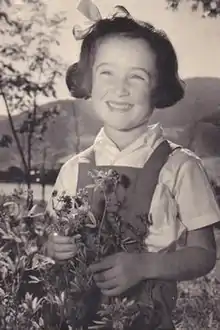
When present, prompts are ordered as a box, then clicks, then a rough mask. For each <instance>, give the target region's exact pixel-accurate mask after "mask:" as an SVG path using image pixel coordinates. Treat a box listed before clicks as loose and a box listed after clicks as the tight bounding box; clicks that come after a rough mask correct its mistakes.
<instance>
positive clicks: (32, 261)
mask: <svg viewBox="0 0 220 330" xmlns="http://www.w3.org/2000/svg"><path fill="white" fill-rule="evenodd" d="M90 175H91V177H92V179H93V184H92V185H89V186H87V187H85V188H83V189H80V190H79V191H78V192H77V194H76V195H75V196H68V195H66V194H65V193H63V194H62V195H61V196H58V195H57V192H56V191H54V192H53V209H54V212H55V214H56V216H55V217H51V216H50V215H49V214H48V213H46V212H44V211H40V212H38V211H37V206H34V207H33V208H31V210H30V206H28V205H26V204H25V203H23V206H21V205H22V202H21V200H22V196H21V195H19V193H18V192H17V193H16V194H14V195H12V196H10V197H2V200H1V203H0V254H1V257H0V284H1V289H0V306H1V307H0V329H8V330H12V329H13V330H15V329H16V330H20V329H30V330H35V329H41V330H43V329H45V330H50V329H51V330H52V329H54V330H55V329H56V330H59V329H69V330H71V329H72V330H73V329H74V330H84V329H105V330H110V329H114V330H125V329H126V330H127V329H132V324H133V322H134V321H135V320H137V319H138V317H139V316H140V314H141V313H142V312H143V310H144V313H143V314H144V318H145V324H148V322H149V323H150V319H151V315H152V312H153V309H154V305H153V302H152V299H151V298H150V296H149V297H146V298H145V299H143V300H142V302H141V301H140V300H139V299H138V295H137V294H136V292H139V291H140V290H139V291H138V288H136V290H135V291H134V292H135V294H134V292H133V293H132V294H130V295H126V294H124V295H121V296H118V297H106V296H103V295H102V294H101V292H100V290H99V289H98V288H97V286H96V285H95V282H94V280H93V275H92V274H91V273H90V272H89V271H88V269H89V265H91V264H92V263H94V262H97V261H99V260H101V259H102V258H104V257H105V256H108V255H110V254H112V253H116V252H119V251H129V249H130V247H131V246H133V248H134V247H135V250H136V251H139V252H141V251H142V250H143V249H144V244H143V242H144V236H145V235H146V234H147V232H148V228H149V225H150V224H151V223H150V220H149V219H146V218H145V217H144V216H143V217H140V221H141V222H142V223H143V225H144V226H145V229H146V230H145V231H144V233H141V232H139V231H138V228H135V227H132V225H131V224H129V223H125V222H123V221H122V219H121V216H120V215H119V212H118V210H119V208H120V207H121V201H119V200H117V195H116V194H115V192H116V190H117V189H118V187H123V186H126V185H127V184H128V182H127V180H128V178H126V177H125V176H123V175H122V176H121V175H119V174H118V173H117V172H116V171H113V170H107V171H98V170H94V171H92V172H90ZM91 189H92V190H93V191H99V196H102V198H100V200H99V202H98V204H97V205H98V209H97V210H94V209H92V206H91V205H90V200H89V191H91ZM29 200H31V198H29ZM127 230H129V232H130V233H131V235H130V236H131V237H128V236H127V235H126V234H125V232H126V231H127ZM51 233H57V234H60V235H65V236H76V237H79V239H78V240H77V246H78V249H77V255H76V256H75V257H74V258H72V259H69V260H67V261H64V262H55V261H54V260H53V259H51V258H48V257H46V256H45V255H44V253H43V250H44V249H43V247H44V242H45V240H47V237H48V235H50V234H51ZM140 295H141V294H140ZM136 298H137V299H136ZM65 326H66V328H65Z"/></svg>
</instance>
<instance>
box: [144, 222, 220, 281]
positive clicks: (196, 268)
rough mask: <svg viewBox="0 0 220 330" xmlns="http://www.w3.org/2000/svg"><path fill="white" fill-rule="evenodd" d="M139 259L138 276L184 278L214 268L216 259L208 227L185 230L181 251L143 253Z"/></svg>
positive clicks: (202, 273)
mask: <svg viewBox="0 0 220 330" xmlns="http://www.w3.org/2000/svg"><path fill="white" fill-rule="evenodd" d="M140 259H141V260H140V277H141V278H142V279H149V278H152V279H164V280H166V279H167V280H177V281H187V280H192V279H194V278H197V277H200V276H203V275H205V274H207V273H208V272H209V271H210V270H211V269H212V268H213V267H214V265H215V261H216V246H215V238H214V234H213V229H212V226H209V227H205V228H201V229H196V230H192V231H189V232H188V235H187V242H186V247H184V248H182V249H181V250H178V251H175V252H170V253H143V254H142V255H141V256H140ZM149 265H150V267H149Z"/></svg>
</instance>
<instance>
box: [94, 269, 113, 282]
mask: <svg viewBox="0 0 220 330" xmlns="http://www.w3.org/2000/svg"><path fill="white" fill-rule="evenodd" d="M115 277H116V272H115V268H111V269H109V270H106V271H104V272H99V273H95V274H94V275H93V278H94V280H95V282H105V281H109V280H112V279H113V278H115Z"/></svg>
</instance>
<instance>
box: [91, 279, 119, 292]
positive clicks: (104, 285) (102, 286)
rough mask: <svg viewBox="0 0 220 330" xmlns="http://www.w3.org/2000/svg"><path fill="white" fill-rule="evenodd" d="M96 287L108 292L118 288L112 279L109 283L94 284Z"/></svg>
mask: <svg viewBox="0 0 220 330" xmlns="http://www.w3.org/2000/svg"><path fill="white" fill-rule="evenodd" d="M96 285H97V287H98V288H99V289H101V290H110V289H115V288H117V287H118V283H117V279H116V278H113V279H112V280H110V281H105V282H96Z"/></svg>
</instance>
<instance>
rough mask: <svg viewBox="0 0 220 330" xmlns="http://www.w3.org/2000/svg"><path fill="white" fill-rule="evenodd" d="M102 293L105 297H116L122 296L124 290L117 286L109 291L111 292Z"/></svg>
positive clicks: (103, 291)
mask: <svg viewBox="0 0 220 330" xmlns="http://www.w3.org/2000/svg"><path fill="white" fill-rule="evenodd" d="M101 292H102V294H104V295H105V296H109V297H114V296H118V295H120V294H121V293H122V292H123V290H122V288H121V287H119V286H117V287H115V288H113V289H109V290H108V289H102V290H101Z"/></svg>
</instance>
